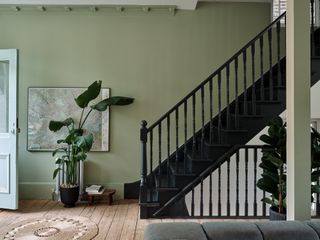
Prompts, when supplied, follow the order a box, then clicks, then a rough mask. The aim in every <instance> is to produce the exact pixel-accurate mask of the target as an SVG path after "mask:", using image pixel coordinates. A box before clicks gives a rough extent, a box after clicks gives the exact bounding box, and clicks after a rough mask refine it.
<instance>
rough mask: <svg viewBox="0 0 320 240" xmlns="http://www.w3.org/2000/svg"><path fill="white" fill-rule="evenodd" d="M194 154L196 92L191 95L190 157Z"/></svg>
mask: <svg viewBox="0 0 320 240" xmlns="http://www.w3.org/2000/svg"><path fill="white" fill-rule="evenodd" d="M195 154H196V94H195V93H194V94H193V95H192V157H195Z"/></svg>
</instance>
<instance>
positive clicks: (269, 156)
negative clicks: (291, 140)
mask: <svg viewBox="0 0 320 240" xmlns="http://www.w3.org/2000/svg"><path fill="white" fill-rule="evenodd" d="M268 126H269V128H268V134H263V135H262V136H260V140H261V141H263V142H264V143H265V145H264V147H263V150H262V154H263V155H262V159H261V163H260V165H259V167H261V168H262V169H263V173H262V174H261V178H260V179H259V180H258V182H257V187H258V188H260V189H261V190H263V191H266V192H268V193H270V197H266V198H263V199H262V201H263V202H265V203H267V204H270V205H271V206H272V207H275V208H277V209H278V212H279V213H286V180H287V172H286V169H287V157H286V124H285V123H283V121H282V119H281V118H280V117H277V118H275V119H273V120H272V121H271V122H270V123H269V124H268ZM311 143H312V144H311V182H312V184H311V193H312V194H313V193H319V192H320V187H319V185H317V180H318V179H319V177H320V171H318V170H317V168H319V167H320V154H319V153H320V134H319V133H318V132H317V131H316V130H315V129H313V128H311ZM311 201H313V197H312V195H311Z"/></svg>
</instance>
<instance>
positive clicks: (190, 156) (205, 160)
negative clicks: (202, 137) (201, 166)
mask: <svg viewBox="0 0 320 240" xmlns="http://www.w3.org/2000/svg"><path fill="white" fill-rule="evenodd" d="M187 156H188V158H189V159H191V160H192V161H193V162H213V160H212V159H211V158H202V157H201V156H200V155H199V154H195V155H194V156H192V152H191V151H190V152H188V153H187Z"/></svg>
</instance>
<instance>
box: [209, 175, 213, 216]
mask: <svg viewBox="0 0 320 240" xmlns="http://www.w3.org/2000/svg"><path fill="white" fill-rule="evenodd" d="M209 216H212V171H211V172H210V177H209Z"/></svg>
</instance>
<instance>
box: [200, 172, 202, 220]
mask: <svg viewBox="0 0 320 240" xmlns="http://www.w3.org/2000/svg"><path fill="white" fill-rule="evenodd" d="M200 216H201V217H202V216H203V178H201V182H200Z"/></svg>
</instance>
